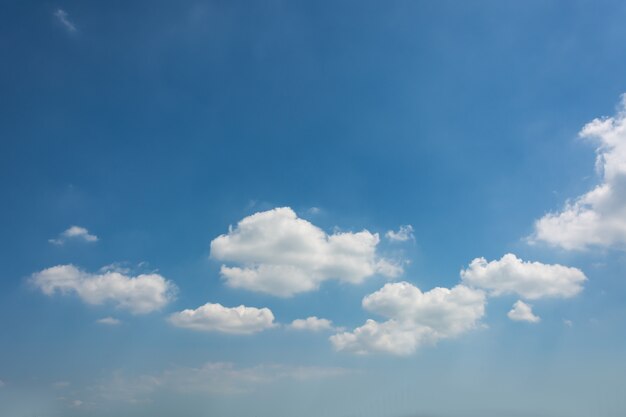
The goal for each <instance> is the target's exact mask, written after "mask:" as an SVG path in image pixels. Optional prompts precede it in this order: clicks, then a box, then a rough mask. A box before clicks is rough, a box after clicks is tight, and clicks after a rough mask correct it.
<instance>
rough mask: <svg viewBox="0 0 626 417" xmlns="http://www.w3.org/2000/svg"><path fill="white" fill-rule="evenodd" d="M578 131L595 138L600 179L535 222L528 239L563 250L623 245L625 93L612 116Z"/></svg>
mask: <svg viewBox="0 0 626 417" xmlns="http://www.w3.org/2000/svg"><path fill="white" fill-rule="evenodd" d="M579 135H580V136H581V137H583V138H587V139H591V140H594V141H595V142H596V143H597V145H598V147H597V149H596V154H597V157H596V170H597V171H598V173H599V175H600V177H601V181H600V184H599V185H597V186H596V187H595V188H593V189H592V190H590V191H589V192H587V193H585V194H583V195H581V196H579V197H577V198H576V199H574V200H573V201H568V202H567V203H566V204H565V206H564V208H563V209H562V210H561V211H558V212H555V213H548V214H546V215H545V216H543V217H542V218H540V219H539V220H537V221H536V222H535V230H534V233H533V235H532V236H530V237H529V241H530V243H534V242H537V241H541V242H546V243H548V244H549V245H552V246H557V247H561V248H563V249H566V250H583V249H587V248H589V247H591V246H601V247H619V248H622V249H624V248H626V94H625V95H622V97H621V103H620V105H619V107H618V110H617V113H616V114H615V116H613V117H606V118H601V119H594V120H593V121H591V122H590V123H588V124H587V125H585V126H584V127H583V129H582V130H581V131H580V133H579Z"/></svg>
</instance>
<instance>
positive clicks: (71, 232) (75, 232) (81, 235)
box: [48, 226, 98, 245]
mask: <svg viewBox="0 0 626 417" xmlns="http://www.w3.org/2000/svg"><path fill="white" fill-rule="evenodd" d="M68 240H76V241H82V242H90V243H93V242H97V241H98V236H96V235H92V234H90V233H89V230H87V229H85V228H84V227H80V226H70V227H69V228H68V229H67V230H65V231H63V232H62V233H61V234H59V237H58V238H56V239H49V240H48V242H50V243H52V244H54V245H63V244H64V243H65V242H67V241H68Z"/></svg>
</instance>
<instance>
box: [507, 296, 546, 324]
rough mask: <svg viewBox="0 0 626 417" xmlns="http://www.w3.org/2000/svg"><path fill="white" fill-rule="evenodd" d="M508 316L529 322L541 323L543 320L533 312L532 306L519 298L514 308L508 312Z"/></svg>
mask: <svg viewBox="0 0 626 417" xmlns="http://www.w3.org/2000/svg"><path fill="white" fill-rule="evenodd" d="M507 316H508V317H509V318H510V319H511V320H514V321H527V322H529V323H539V322H540V321H541V318H540V317H539V316H535V315H534V314H533V310H532V306H531V305H529V304H526V303H525V302H523V301H522V300H518V301H517V302H516V303H515V304H513V308H512V309H511V311H509V312H508V314H507Z"/></svg>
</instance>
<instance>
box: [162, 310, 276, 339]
mask: <svg viewBox="0 0 626 417" xmlns="http://www.w3.org/2000/svg"><path fill="white" fill-rule="evenodd" d="M169 322H170V323H172V324H173V325H175V326H178V327H184V328H187V329H192V330H199V331H206V332H223V333H233V334H252V333H257V332H260V331H263V330H266V329H270V328H272V327H274V326H275V324H274V314H272V311H271V310H270V309H269V308H255V307H246V306H243V305H240V306H239V307H233V308H229V307H224V306H222V305H221V304H211V303H207V304H205V305H203V306H200V307H198V308H196V309H195V310H191V309H187V310H183V311H180V312H177V313H174V314H172V315H171V316H170V317H169Z"/></svg>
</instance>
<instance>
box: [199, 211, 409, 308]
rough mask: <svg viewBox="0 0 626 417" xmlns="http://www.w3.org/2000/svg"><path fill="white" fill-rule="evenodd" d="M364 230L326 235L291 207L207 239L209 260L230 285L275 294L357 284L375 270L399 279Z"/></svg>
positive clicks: (398, 269)
mask: <svg viewBox="0 0 626 417" xmlns="http://www.w3.org/2000/svg"><path fill="white" fill-rule="evenodd" d="M379 242H380V238H379V236H378V234H377V233H371V232H369V231H368V230H362V231H360V232H356V233H352V232H343V233H333V234H327V233H326V232H324V231H323V230H322V229H320V228H319V227H317V226H315V225H313V224H312V223H310V222H309V221H307V220H304V219H301V218H298V216H297V215H296V213H295V212H294V211H293V210H292V209H291V208H289V207H281V208H275V209H272V210H268V211H264V212H259V213H256V214H253V215H251V216H248V217H245V218H244V219H242V220H241V221H239V223H238V224H237V226H236V227H235V228H232V227H231V228H229V231H228V233H227V234H224V235H221V236H218V237H217V238H215V239H214V240H213V241H212V242H211V258H213V259H215V260H218V261H222V262H228V263H234V264H236V265H237V266H227V265H226V264H223V265H222V266H221V269H220V273H221V275H222V277H223V278H224V280H225V281H226V284H227V285H228V286H230V287H232V288H241V289H246V290H250V291H256V292H262V293H267V294H271V295H274V296H279V297H291V296H293V295H295V294H298V293H302V292H307V291H313V290H316V289H318V288H319V286H320V284H321V283H322V282H324V281H326V280H329V279H337V280H339V281H341V282H346V283H351V284H358V283H361V282H363V281H364V280H365V279H366V278H368V277H371V276H373V275H375V274H380V275H384V276H388V277H397V276H399V275H400V274H402V272H403V269H402V267H401V266H399V265H397V264H395V263H393V262H391V261H390V260H388V259H384V258H382V257H380V256H379V254H378V253H377V245H378V243H379Z"/></svg>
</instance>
